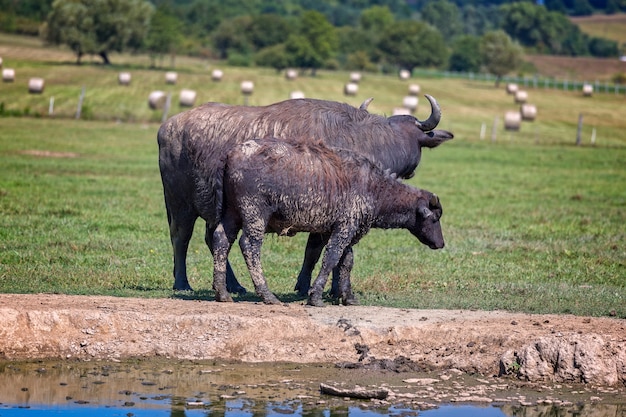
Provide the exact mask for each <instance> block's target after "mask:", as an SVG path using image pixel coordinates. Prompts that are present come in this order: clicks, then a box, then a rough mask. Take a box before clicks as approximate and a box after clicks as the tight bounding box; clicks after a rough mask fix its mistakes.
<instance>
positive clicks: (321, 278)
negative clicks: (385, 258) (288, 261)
mask: <svg viewBox="0 0 626 417" xmlns="http://www.w3.org/2000/svg"><path fill="white" fill-rule="evenodd" d="M341 234H343V235H344V237H343V238H342V237H340V235H341ZM351 237H352V234H350V233H349V231H334V232H333V234H332V235H331V236H330V239H329V240H328V244H327V245H326V251H325V252H324V257H323V259H322V267H321V268H320V272H319V273H318V275H317V278H315V281H314V282H313V285H312V286H311V289H310V290H309V299H308V301H307V304H308V305H312V306H316V307H323V306H324V301H323V300H322V294H323V293H324V286H325V285H326V282H327V281H328V276H329V275H330V273H331V271H332V270H333V269H334V268H335V267H336V266H337V265H338V264H339V261H340V260H341V259H342V256H343V252H344V250H345V249H346V247H347V246H348V244H349V243H350V241H351Z"/></svg>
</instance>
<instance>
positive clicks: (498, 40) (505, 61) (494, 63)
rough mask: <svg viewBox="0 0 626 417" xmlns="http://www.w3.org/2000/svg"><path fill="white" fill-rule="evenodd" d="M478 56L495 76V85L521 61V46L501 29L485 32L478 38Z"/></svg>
mask: <svg viewBox="0 0 626 417" xmlns="http://www.w3.org/2000/svg"><path fill="white" fill-rule="evenodd" d="M480 56H481V59H482V62H483V64H484V65H485V68H487V71H489V73H491V74H493V75H495V76H496V87H498V86H499V85H500V80H501V79H502V77H503V76H504V75H506V74H508V73H509V72H511V71H514V70H515V69H517V68H518V67H519V66H520V64H521V62H522V48H521V47H520V46H519V45H518V44H517V43H515V42H514V41H513V40H511V38H510V37H509V35H507V34H506V33H505V32H504V31H502V30H496V31H492V32H487V33H485V34H484V35H483V36H482V38H481V39H480Z"/></svg>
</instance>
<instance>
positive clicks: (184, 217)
mask: <svg viewBox="0 0 626 417" xmlns="http://www.w3.org/2000/svg"><path fill="white" fill-rule="evenodd" d="M165 203H166V208H167V221H168V223H169V226H170V239H171V241H172V248H173V249H174V290H178V291H193V289H192V288H191V286H190V285H189V280H188V279H187V250H188V249H189V241H190V240H191V235H192V233H193V226H194V224H195V223H196V219H197V218H198V216H197V215H195V213H193V212H192V210H191V209H179V210H176V211H175V213H174V212H173V210H171V209H170V207H169V205H168V204H167V198H166V201H165Z"/></svg>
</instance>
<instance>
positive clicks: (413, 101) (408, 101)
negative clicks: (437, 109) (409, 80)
mask: <svg viewBox="0 0 626 417" xmlns="http://www.w3.org/2000/svg"><path fill="white" fill-rule="evenodd" d="M418 103H419V99H418V98H417V96H405V97H404V98H403V99H402V107H404V108H405V109H409V111H410V112H411V113H414V112H415V110H417V105H418Z"/></svg>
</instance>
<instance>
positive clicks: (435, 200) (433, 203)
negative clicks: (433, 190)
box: [428, 194, 439, 207]
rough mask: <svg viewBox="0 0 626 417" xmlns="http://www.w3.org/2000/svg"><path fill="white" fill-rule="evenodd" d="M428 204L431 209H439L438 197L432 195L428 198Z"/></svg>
mask: <svg viewBox="0 0 626 417" xmlns="http://www.w3.org/2000/svg"><path fill="white" fill-rule="evenodd" d="M428 204H430V206H431V207H439V197H437V194H433V195H432V196H431V197H430V201H429V202H428Z"/></svg>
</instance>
